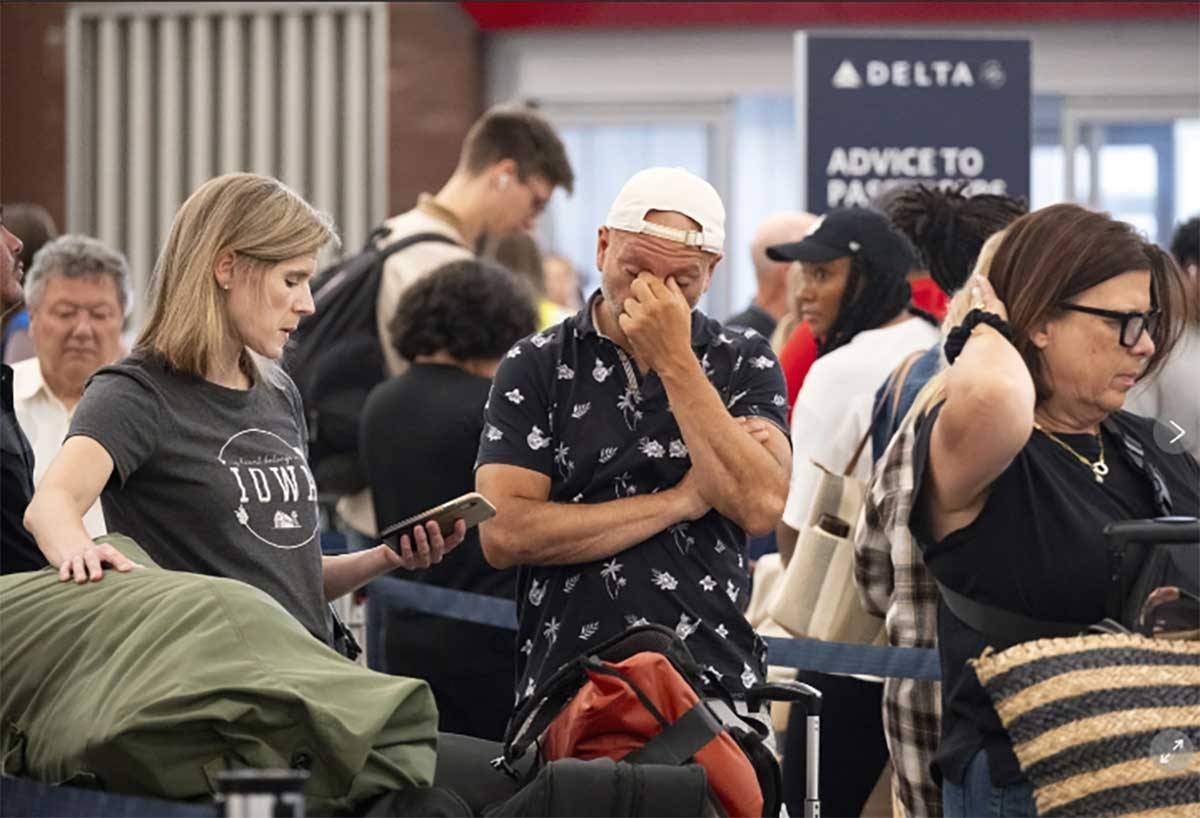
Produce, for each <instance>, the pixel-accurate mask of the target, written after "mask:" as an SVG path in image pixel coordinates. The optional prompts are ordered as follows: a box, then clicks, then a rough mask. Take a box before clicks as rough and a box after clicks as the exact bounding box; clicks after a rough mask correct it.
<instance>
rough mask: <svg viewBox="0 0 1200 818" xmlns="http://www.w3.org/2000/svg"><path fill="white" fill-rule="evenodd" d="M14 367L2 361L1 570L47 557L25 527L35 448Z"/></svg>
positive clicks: (34, 564) (39, 563) (31, 567)
mask: <svg viewBox="0 0 1200 818" xmlns="http://www.w3.org/2000/svg"><path fill="white" fill-rule="evenodd" d="M12 390H13V371H12V367H10V366H9V365H8V364H0V408H2V412H0V468H2V469H3V475H0V479H2V481H3V482H0V506H2V509H0V537H3V539H0V573H3V574H13V573H16V572H18V571H36V570H38V569H39V568H42V567H44V566H45V565H46V564H47V563H46V558H45V557H44V556H42V552H41V551H40V550H38V547H37V543H36V542H34V540H33V537H32V536H31V535H30V533H29V532H28V531H26V530H25V522H24V518H25V508H26V507H27V506H28V505H29V501H30V500H31V499H33V449H31V448H30V447H29V440H28V439H27V438H26V437H25V433H24V432H22V431H21V425H20V424H19V423H17V415H16V412H15V411H14V409H13V391H12Z"/></svg>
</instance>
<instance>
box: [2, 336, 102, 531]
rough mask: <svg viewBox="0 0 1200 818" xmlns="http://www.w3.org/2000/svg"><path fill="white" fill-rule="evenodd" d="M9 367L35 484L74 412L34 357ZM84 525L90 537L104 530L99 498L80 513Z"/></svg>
mask: <svg viewBox="0 0 1200 818" xmlns="http://www.w3.org/2000/svg"><path fill="white" fill-rule="evenodd" d="M12 369H13V408H14V409H15V410H16V414H17V422H19V423H20V424H21V431H23V432H24V433H25V437H27V438H29V445H30V446H32V447H33V485H34V487H35V488H36V487H37V486H38V485H39V484H40V483H41V482H42V475H44V474H45V473H46V470H47V469H48V468H49V467H50V461H52V460H53V459H54V456H55V455H57V454H58V450H59V449H61V448H62V444H63V441H64V440H65V439H66V437H67V431H68V430H69V429H70V427H71V416H72V415H73V414H75V412H74V410H68V409H67V407H66V406H64V405H63V402H62V401H60V400H59V399H58V398H57V397H55V395H54V393H53V392H51V391H50V387H48V386H47V385H46V382H45V381H44V380H43V379H42V367H41V364H40V363H39V362H38V359H37V358H36V357H35V358H28V359H26V360H24V361H18V362H17V363H15V364H13V365H12ZM83 527H84V528H85V529H86V530H87V533H88V536H90V537H99V536H100V535H101V534H105V533H107V529H106V528H105V525H104V512H103V511H102V510H101V509H100V500H99V498H97V499H96V502H95V503H93V504H92V507H91V508H89V509H88V510H87V513H86V514H84V515H83Z"/></svg>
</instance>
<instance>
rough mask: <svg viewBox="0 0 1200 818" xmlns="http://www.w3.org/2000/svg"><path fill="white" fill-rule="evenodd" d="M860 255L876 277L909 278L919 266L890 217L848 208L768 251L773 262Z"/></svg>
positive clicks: (811, 260)
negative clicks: (803, 233)
mask: <svg viewBox="0 0 1200 818" xmlns="http://www.w3.org/2000/svg"><path fill="white" fill-rule="evenodd" d="M844 256H859V257H861V258H863V259H865V260H866V262H867V263H868V264H869V265H870V267H871V269H872V271H873V272H875V273H877V274H884V275H887V274H896V273H899V274H900V275H905V276H906V275H908V273H909V271H910V270H912V269H913V267H914V266H915V265H916V255H915V253H914V252H913V249H912V245H911V244H910V243H909V242H908V240H907V239H906V238H905V237H904V235H903V234H902V233H900V231H899V230H897V229H896V228H895V227H893V226H892V223H891V222H889V221H888V219H887V217H886V216H884V215H883V214H882V213H879V212H878V211H875V210H868V209H866V208H862V207H847V208H841V209H839V210H831V211H829V212H828V213H826V214H825V215H824V216H822V217H821V218H820V219H818V220H817V223H816V224H814V225H813V226H812V228H810V229H809V231H808V235H807V236H805V237H804V238H803V239H801V240H800V241H795V242H791V243H790V244H776V245H774V246H773V247H768V248H767V258H769V259H772V260H773V261H804V262H814V263H815V262H822V261H832V260H833V259H835V258H843V257H844Z"/></svg>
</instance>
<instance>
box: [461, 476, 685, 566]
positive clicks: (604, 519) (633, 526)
mask: <svg viewBox="0 0 1200 818" xmlns="http://www.w3.org/2000/svg"><path fill="white" fill-rule="evenodd" d="M497 510H498V512H499V513H498V514H497V516H496V518H495V519H493V520H491V521H489V522H487V523H484V524H483V526H482V527H481V528H480V538H481V540H482V543H483V550H484V555H485V556H486V557H487V560H488V562H489V563H491V564H492V565H493V566H495V567H497V568H508V567H510V566H513V565H571V564H574V563H580V562H593V561H595V560H599V559H605V558H607V557H611V556H612V555H614V554H618V553H620V552H622V551H624V550H625V549H627V548H630V547H632V546H634V545H637V544H638V543H641V542H644V541H645V540H648V539H649V538H650V537H653V536H654V535H655V534H658V533H659V532H661V531H663V530H665V529H667V528H669V527H671V526H672V525H675V524H676V523H679V522H683V521H685V520H687V519H690V516H689V511H688V509H687V502H686V499H685V498H683V497H681V496H680V495H679V493H678V492H677V491H676V490H675V489H667V490H666V491H661V492H657V493H655V494H646V495H643V496H635V497H626V498H623V499H621V500H611V501H609V502H607V503H553V502H550V501H548V500H531V499H526V498H522V497H505V498H504V499H503V500H500V501H499V502H497Z"/></svg>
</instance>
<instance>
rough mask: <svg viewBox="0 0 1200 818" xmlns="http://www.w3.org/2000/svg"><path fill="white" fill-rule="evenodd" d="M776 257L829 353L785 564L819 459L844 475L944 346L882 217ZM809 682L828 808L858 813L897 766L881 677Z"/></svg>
mask: <svg viewBox="0 0 1200 818" xmlns="http://www.w3.org/2000/svg"><path fill="white" fill-rule="evenodd" d="M767 255H768V256H769V257H771V258H772V259H775V260H777V261H794V262H797V263H798V265H797V269H796V273H797V281H798V285H799V288H798V296H799V302H800V308H801V313H802V316H803V318H804V320H805V321H807V322H808V324H809V326H810V327H811V328H812V333H813V335H814V336H815V337H816V338H817V339H818V358H817V360H816V362H815V363H814V364H813V366H812V368H811V369H810V370H809V372H808V375H807V376H806V377H805V379H804V385H803V386H802V387H801V388H800V393H799V394H798V395H797V396H796V404H795V406H794V407H793V409H792V420H791V432H792V447H793V461H792V478H791V485H790V486H789V489H788V499H787V506H786V508H785V510H784V513H783V522H782V523H780V525H779V528H778V530H777V532H776V533H777V535H778V540H779V550H780V553H781V554H782V555H783V557H784V559H785V560H786V559H789V558H790V557H791V555H792V551H793V549H794V547H795V543H796V539H797V532H798V531H799V529H800V528H802V527H803V526H804V524H805V521H806V520H807V519H808V516H809V508H810V506H811V505H812V502H813V499H814V496H815V495H816V493H817V489H818V485H819V481H820V470H819V469H818V467H817V466H816V465H814V462H815V463H819V464H820V465H821V466H823V467H825V468H826V469H828V470H829V471H832V472H834V473H838V474H840V473H843V472H844V471H845V470H846V468H847V465H848V464H850V463H851V461H852V460H854V455H855V451H856V449H858V447H859V444H860V442H861V441H862V440H863V438H864V436H865V435H866V434H867V431H868V429H869V427H870V425H871V403H872V397H873V396H874V394H875V389H876V387H878V385H879V384H880V383H881V382H883V380H884V379H885V378H886V377H887V374H888V372H890V371H891V370H892V369H893V368H894V367H895V366H896V365H897V364H899V363H900V362H901V360H903V359H904V358H905V356H907V355H910V354H912V353H914V352H920V351H921V350H924V349H927V348H928V347H929V346H930V345H931V344H932V343H934V342H935V341H936V340H937V329H936V322H935V321H934V319H933V317H932V316H929V315H928V314H926V313H924V312H923V311H921V310H918V309H917V308H915V307H914V306H913V305H912V290H911V288H910V285H909V282H908V274H909V272H910V271H911V270H912V269H913V267H914V266H915V263H916V255H915V253H914V252H913V248H912V246H911V244H910V243H909V241H908V240H907V239H906V238H905V237H904V236H903V235H902V234H901V233H899V232H898V231H897V230H896V229H895V228H894V227H892V226H891V224H889V223H888V220H887V218H886V217H885V216H883V214H881V213H878V212H876V211H872V210H864V209H856V208H852V209H844V210H835V211H832V212H830V213H828V214H827V215H826V216H825V217H824V218H823V219H822V220H821V221H820V222H818V223H817V225H816V226H815V227H814V228H813V229H812V230H810V232H809V234H808V236H807V237H806V238H804V239H803V240H802V241H799V242H796V243H793V244H785V245H778V246H775V247H771V248H769V249H768V250H767ZM870 471H871V462H870V460H869V458H868V457H866V456H865V455H864V456H862V457H859V458H857V461H856V462H855V467H854V469H853V472H852V473H853V475H854V476H855V477H856V478H858V479H859V480H864V481H865V480H866V479H867V478H868V477H869V476H870ZM798 678H799V679H800V681H803V682H807V683H809V684H812V685H814V686H815V687H817V688H818V689H819V690H821V692H822V694H823V696H824V701H825V705H824V712H825V713H826V714H829V715H827V716H826V729H825V730H824V731H823V732H824V735H825V740H823V741H822V746H821V765H822V767H823V768H824V770H825V771H826V772H827V773H828V775H825V776H822V780H823V781H824V782H827V783H825V784H823V785H822V791H821V797H822V801H823V802H824V804H823V805H824V807H825V811H826V812H828V813H829V814H831V815H858V814H860V813H861V812H862V808H863V804H864V803H865V802H866V800H867V798H868V796H869V795H870V793H871V790H872V789H873V788H874V786H875V784H876V782H877V781H878V780H879V777H880V773H881V772H882V770H883V768H884V764H885V763H886V761H887V746H886V745H885V743H884V739H883V726H882V720H881V716H880V703H881V701H882V694H881V686H880V684H879V680H878V679H869V680H863V679H858V678H853V677H848V676H831V675H825V674H814V673H801V674H800V675H799V677H798ZM795 712H797V713H798V712H799V711H795ZM830 719H832V721H830ZM788 736H789V739H788V744H787V747H786V749H785V751H784V794H785V798H787V799H789V810H790V811H793V812H794V813H795V814H799V813H800V811H801V810H802V808H803V789H804V787H803V782H804V773H803V770H804V755H803V736H804V729H803V725H802V724H801V725H800V726H798V727H797V728H796V729H789V730H788ZM792 737H797V738H799V739H800V740H799V741H795V740H793V739H792ZM834 771H837V772H836V774H834Z"/></svg>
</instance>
